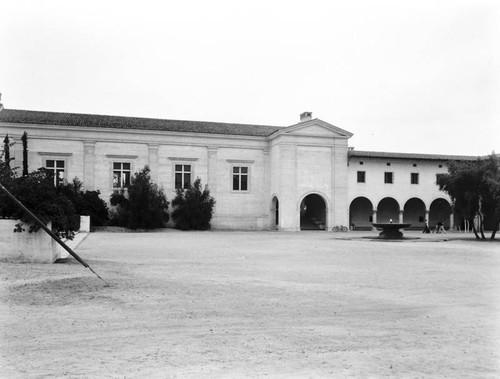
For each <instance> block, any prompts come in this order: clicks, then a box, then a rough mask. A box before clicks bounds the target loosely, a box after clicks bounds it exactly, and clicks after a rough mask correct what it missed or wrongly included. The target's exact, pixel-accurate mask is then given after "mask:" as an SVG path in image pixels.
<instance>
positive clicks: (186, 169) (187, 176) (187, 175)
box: [175, 164, 191, 189]
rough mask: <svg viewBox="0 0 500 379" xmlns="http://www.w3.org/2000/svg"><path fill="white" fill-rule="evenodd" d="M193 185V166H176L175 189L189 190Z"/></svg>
mask: <svg viewBox="0 0 500 379" xmlns="http://www.w3.org/2000/svg"><path fill="white" fill-rule="evenodd" d="M190 185H191V165H190V164H176V165H175V189H179V188H182V189H187V188H189V186H190Z"/></svg>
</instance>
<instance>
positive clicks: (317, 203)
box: [300, 194, 326, 230]
mask: <svg viewBox="0 0 500 379" xmlns="http://www.w3.org/2000/svg"><path fill="white" fill-rule="evenodd" d="M325 228H326V204H325V201H324V200H323V198H322V197H321V196H319V195H316V194H311V195H307V196H306V197H305V198H304V199H303V200H302V202H301V203H300V230H325Z"/></svg>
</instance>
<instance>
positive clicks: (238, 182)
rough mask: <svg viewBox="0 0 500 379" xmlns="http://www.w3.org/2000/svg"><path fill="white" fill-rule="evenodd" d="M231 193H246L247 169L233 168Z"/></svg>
mask: <svg viewBox="0 0 500 379" xmlns="http://www.w3.org/2000/svg"><path fill="white" fill-rule="evenodd" d="M233 191H248V167H244V166H243V167H240V166H235V167H233Z"/></svg>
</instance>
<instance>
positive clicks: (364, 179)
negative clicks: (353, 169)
mask: <svg viewBox="0 0 500 379" xmlns="http://www.w3.org/2000/svg"><path fill="white" fill-rule="evenodd" d="M360 174H362V175H361V176H362V178H361V177H360ZM360 179H363V180H360ZM356 182H357V183H366V171H357V173H356Z"/></svg>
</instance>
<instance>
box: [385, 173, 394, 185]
mask: <svg viewBox="0 0 500 379" xmlns="http://www.w3.org/2000/svg"><path fill="white" fill-rule="evenodd" d="M393 180H394V175H393V173H392V172H385V173H384V183H389V184H392V183H393Z"/></svg>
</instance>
